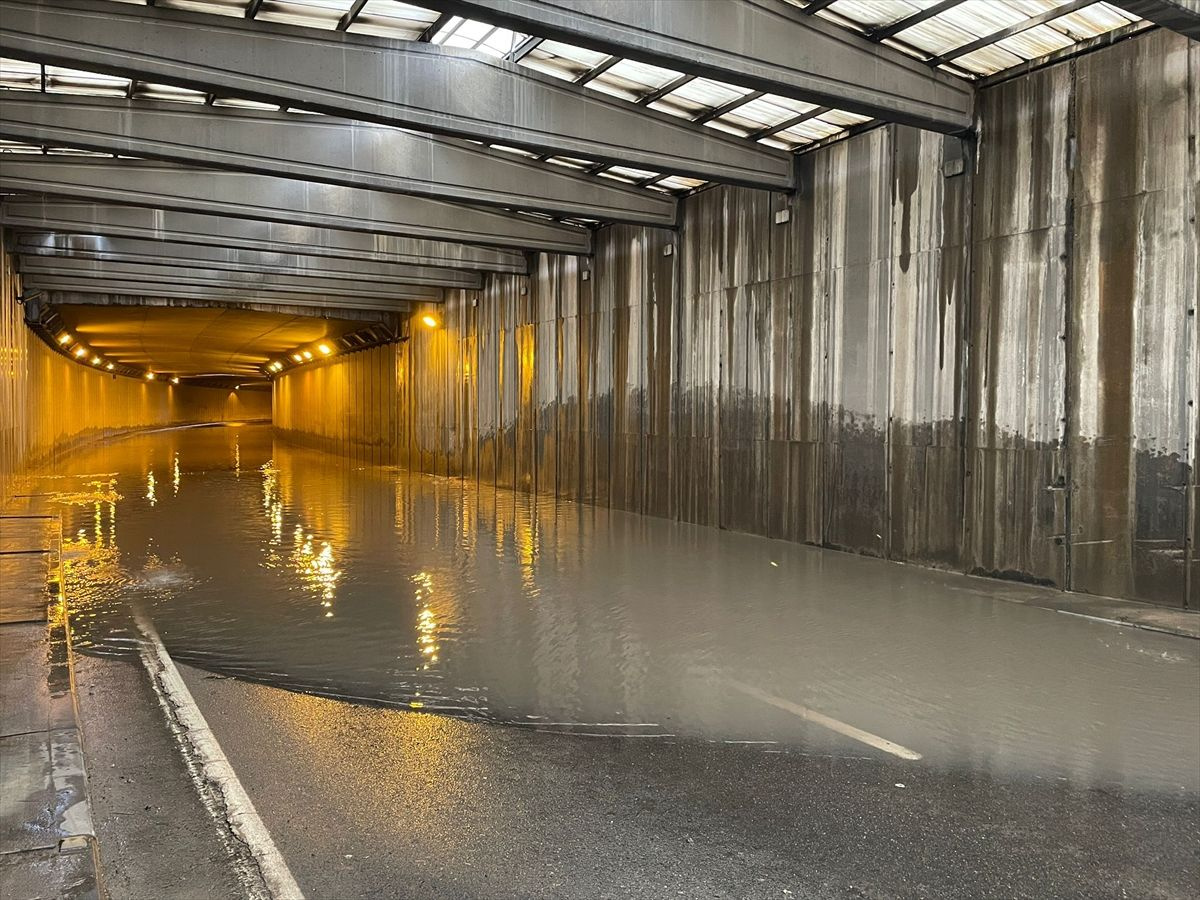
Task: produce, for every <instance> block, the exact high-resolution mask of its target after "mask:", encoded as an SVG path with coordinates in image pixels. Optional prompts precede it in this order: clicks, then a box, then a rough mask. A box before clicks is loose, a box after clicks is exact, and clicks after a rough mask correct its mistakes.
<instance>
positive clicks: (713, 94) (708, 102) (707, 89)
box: [671, 78, 750, 109]
mask: <svg viewBox="0 0 1200 900" xmlns="http://www.w3.org/2000/svg"><path fill="white" fill-rule="evenodd" d="M748 93H750V88H746V87H740V86H737V85H732V84H725V83H724V82H723V81H713V80H712V79H710V78H694V79H692V80H691V81H689V82H688V83H687V84H685V85H682V86H680V87H679V88H677V89H676V90H675V91H673V92H672V93H671V96H672V97H675V98H677V99H679V100H687V101H690V102H692V103H695V104H698V105H700V106H705V107H708V108H709V109H715V108H716V107H718V106H724V105H725V104H726V103H728V102H729V101H730V100H736V99H737V98H738V97H744V96H745V95H746V94H748Z"/></svg>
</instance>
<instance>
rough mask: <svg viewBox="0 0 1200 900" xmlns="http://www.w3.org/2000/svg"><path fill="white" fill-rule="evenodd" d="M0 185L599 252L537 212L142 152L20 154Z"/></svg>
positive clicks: (586, 236) (1, 173) (579, 233)
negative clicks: (206, 165)
mask: <svg viewBox="0 0 1200 900" xmlns="http://www.w3.org/2000/svg"><path fill="white" fill-rule="evenodd" d="M0 189H3V190H6V191H15V192H20V193H27V194H30V193H32V194H50V195H56V196H63V197H70V198H73V199H80V200H94V201H97V202H101V203H127V204H132V205H134V206H151V207H162V208H166V209H178V210H182V211H185V212H202V213H209V214H213V215H224V216H234V217H246V218H252V219H270V220H273V221H277V222H289V223H292V222H295V223H301V224H305V225H314V226H318V227H324V228H340V229H344V230H351V231H366V232H375V233H382V234H394V235H398V236H401V237H417V238H430V239H433V240H439V241H461V242H464V243H472V244H488V245H496V246H506V247H519V248H522V249H527V250H549V251H554V252H558V253H576V254H579V253H589V252H590V251H591V240H590V238H591V235H590V233H589V232H588V231H587V230H586V229H583V228H574V227H571V226H568V225H556V224H554V223H551V222H546V221H542V220H538V219H534V218H531V217H529V216H519V215H509V214H505V213H501V212H497V211H495V210H490V209H482V208H478V207H468V206H461V205H458V204H455V203H443V202H442V201H440V200H434V199H432V198H430V197H411V196H407V195H405V194H387V193H384V192H383V191H368V190H364V189H363V188H351V187H344V186H342V185H333V184H314V183H311V182H306V181H296V180H294V179H291V178H272V177H268V176H263V175H252V174H249V173H245V172H223V171H214V170H211V169H193V168H187V167H184V166H177V165H173V164H171V163H160V162H145V161H143V160H134V159H101V158H79V157H72V156H56V155H49V156H33V155H29V156H20V157H16V156H14V157H13V158H12V159H11V160H5V163H4V166H3V167H0Z"/></svg>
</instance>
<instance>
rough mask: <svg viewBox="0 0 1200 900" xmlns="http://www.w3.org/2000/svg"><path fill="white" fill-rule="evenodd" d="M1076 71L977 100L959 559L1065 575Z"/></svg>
mask: <svg viewBox="0 0 1200 900" xmlns="http://www.w3.org/2000/svg"><path fill="white" fill-rule="evenodd" d="M1070 114H1071V69H1070V66H1069V65H1061V66H1054V67H1051V68H1049V69H1043V70H1041V71H1039V72H1035V73H1032V74H1031V75H1028V76H1025V77H1023V78H1018V79H1014V80H1012V81H1009V82H1005V83H1003V84H1001V85H999V86H997V87H995V88H991V89H989V90H987V91H984V92H983V93H982V94H981V95H980V98H979V104H978V116H979V135H978V146H977V151H976V168H975V189H974V193H975V197H974V204H973V210H974V211H973V215H972V225H973V247H972V254H973V259H972V268H973V273H972V279H971V288H970V297H971V304H972V310H971V315H970V341H969V344H970V366H969V377H968V382H967V394H968V403H967V407H968V411H967V461H966V466H967V471H966V479H967V481H966V485H967V487H966V512H967V521H966V532H965V541H964V555H965V560H964V561H965V564H966V568H967V570H968V571H974V572H980V573H984V574H993V575H1001V576H1005V577H1013V578H1020V579H1028V580H1032V581H1039V582H1045V583H1049V584H1054V585H1057V586H1059V587H1066V585H1067V580H1066V577H1067V576H1066V550H1065V546H1064V543H1065V542H1064V536H1065V534H1066V530H1067V522H1066V511H1067V482H1066V469H1065V466H1064V460H1063V455H1062V453H1063V437H1064V433H1065V424H1066V419H1065V416H1066V399H1065V394H1064V390H1063V387H1064V385H1065V379H1066V367H1067V350H1066V342H1065V337H1066V329H1067V319H1066V316H1067V273H1068V265H1067V263H1068V252H1069V247H1068V240H1069V222H1070V196H1069V194H1070V190H1069V188H1070V182H1069V170H1068V148H1069V138H1070V128H1071V120H1070Z"/></svg>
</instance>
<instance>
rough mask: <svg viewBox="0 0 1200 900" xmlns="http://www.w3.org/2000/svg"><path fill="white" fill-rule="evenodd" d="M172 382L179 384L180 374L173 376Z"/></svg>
mask: <svg viewBox="0 0 1200 900" xmlns="http://www.w3.org/2000/svg"><path fill="white" fill-rule="evenodd" d="M171 384H179V376H178V375H172V376H171Z"/></svg>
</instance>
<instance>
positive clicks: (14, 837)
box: [0, 514, 105, 900]
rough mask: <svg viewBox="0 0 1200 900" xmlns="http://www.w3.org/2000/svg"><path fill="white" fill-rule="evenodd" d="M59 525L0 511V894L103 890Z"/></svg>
mask: <svg viewBox="0 0 1200 900" xmlns="http://www.w3.org/2000/svg"><path fill="white" fill-rule="evenodd" d="M61 548H62V525H61V520H60V519H59V517H57V516H48V515H35V514H24V515H9V516H0V558H2V559H3V564H4V566H5V576H7V577H5V579H4V585H5V587H3V588H0V644H2V645H3V651H2V652H0V896H4V897H12V898H25V897H45V896H53V897H64V898H70V900H92V898H97V900H99V898H102V897H104V896H105V893H104V890H103V888H102V886H101V883H100V878H99V872H100V866H99V852H98V848H97V845H96V836H95V829H94V827H93V824H92V811H91V802H90V797H89V793H88V784H87V773H86V770H85V767H84V757H83V736H82V729H81V727H80V724H79V707H78V698H77V695H76V689H75V672H74V660H73V658H72V650H71V638H70V629H69V627H68V619H67V602H66V597H65V594H64V590H63V572H62V558H61Z"/></svg>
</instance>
